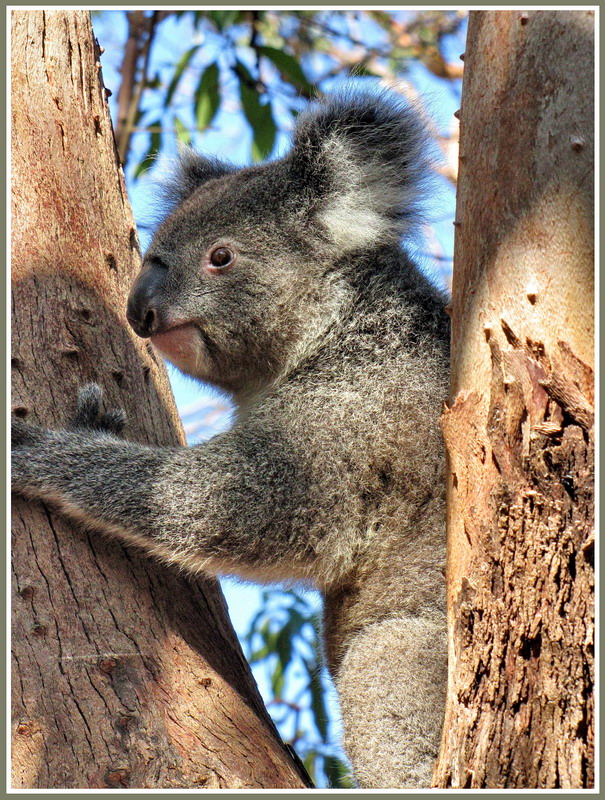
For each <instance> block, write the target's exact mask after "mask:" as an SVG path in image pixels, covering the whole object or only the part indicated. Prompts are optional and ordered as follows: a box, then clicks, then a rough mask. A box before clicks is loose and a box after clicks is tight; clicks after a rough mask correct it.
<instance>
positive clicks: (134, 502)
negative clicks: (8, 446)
mask: <svg viewBox="0 0 605 800" xmlns="http://www.w3.org/2000/svg"><path fill="white" fill-rule="evenodd" d="M87 391H88V394H89V396H88V398H87V402H88V405H89V407H90V406H91V397H90V389H88V390H87ZM81 397H82V396H81ZM98 400H99V397H98V395H97V397H96V400H95V398H94V397H93V398H92V406H94V405H95V402H96V405H97V408H96V411H95V409H94V408H93V411H92V412H91V411H89V412H88V413H89V415H90V416H91V419H90V420H89V425H88V426H87V427H84V426H83V425H81V424H80V425H79V426H78V427H76V428H75V429H73V430H60V431H47V430H45V429H43V428H38V427H35V426H33V425H29V424H27V423H23V422H22V421H20V420H14V421H13V450H12V487H13V491H14V492H16V493H18V494H21V495H24V496H27V497H30V498H34V499H40V500H44V501H48V502H50V503H51V504H52V505H53V506H54V507H56V508H58V509H59V510H60V511H61V512H63V513H64V514H66V515H67V516H69V517H71V518H72V519H75V520H77V521H79V522H84V523H85V524H86V525H88V526H89V527H91V528H94V529H96V530H99V531H102V532H107V533H110V534H113V535H115V536H117V537H118V538H120V539H122V540H123V541H125V542H129V543H134V544H138V545H140V546H142V547H144V548H145V549H146V550H148V551H150V552H152V553H154V554H156V555H158V556H160V557H162V558H165V559H167V560H169V561H174V562H177V563H179V564H181V565H183V566H185V567H186V568H187V569H191V570H197V569H205V570H208V571H211V572H223V571H229V572H236V573H240V574H242V575H243V576H244V577H254V578H257V579H261V580H262V579H276V578H279V577H280V576H281V568H282V564H284V562H286V559H287V562H288V572H289V573H290V574H291V575H292V573H294V576H295V575H296V573H297V572H300V576H301V577H303V576H304V574H305V573H306V571H307V569H308V568H309V566H310V565H311V564H312V562H313V553H312V549H311V547H310V546H309V543H308V542H305V540H304V538H302V537H301V538H300V541H298V542H293V541H292V535H293V533H294V532H293V525H294V524H295V523H294V522H293V520H297V519H298V520H299V521H300V518H301V512H300V509H301V508H306V509H308V508H309V505H308V504H307V503H306V502H305V498H304V495H305V491H306V490H305V485H306V483H305V480H304V477H303V476H302V475H301V474H300V469H299V468H297V464H296V460H295V458H294V457H293V454H291V453H288V452H287V451H286V449H285V445H283V444H282V443H281V442H280V441H279V436H278V434H277V432H276V431H275V430H274V431H273V432H269V431H267V430H262V429H261V427H260V426H259V425H254V424H253V423H251V424H250V425H241V426H236V428H234V429H233V430H232V431H230V432H228V433H226V434H223V435H221V436H218V437H216V438H215V439H213V440H212V441H210V442H208V443H206V444H203V445H199V446H196V447H191V448H154V447H147V446H144V445H140V444H134V443H131V442H127V441H124V440H122V439H120V438H118V436H116V435H114V434H113V433H108V432H106V431H103V430H98V427H99V425H98V424H97V423H96V421H95V419H94V418H93V417H94V416H96V415H97V414H98ZM80 405H82V400H81V401H80ZM79 413H81V412H79Z"/></svg>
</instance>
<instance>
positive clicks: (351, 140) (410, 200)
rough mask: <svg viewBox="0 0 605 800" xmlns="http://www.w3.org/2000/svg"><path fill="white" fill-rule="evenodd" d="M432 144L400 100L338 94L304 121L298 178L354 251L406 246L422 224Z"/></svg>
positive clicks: (338, 239) (296, 158) (340, 241)
mask: <svg viewBox="0 0 605 800" xmlns="http://www.w3.org/2000/svg"><path fill="white" fill-rule="evenodd" d="M427 145H428V141H427V135H426V133H425V132H424V129H423V126H422V124H421V123H420V121H419V117H418V113H417V111H415V110H414V109H413V108H411V107H410V106H408V105H406V104H405V103H404V102H403V101H402V100H401V99H400V98H399V97H398V96H397V95H394V94H393V93H391V92H384V93H381V94H378V95H372V94H353V93H350V94H342V95H338V96H336V97H334V96H332V97H328V98H327V99H326V100H324V101H322V102H320V103H318V104H317V105H315V106H314V107H312V108H311V109H310V110H308V111H306V112H305V113H303V114H301V116H300V117H299V118H298V121H297V125H296V129H295V134H294V143H293V149H292V151H291V153H290V154H289V159H290V164H291V170H292V172H291V175H292V178H293V180H294V182H295V183H297V182H298V184H299V187H301V188H300V190H301V191H302V192H303V195H304V198H305V200H306V201H307V203H309V204H310V205H311V207H312V208H313V209H314V210H315V212H316V219H317V220H318V221H319V222H320V224H321V225H322V227H323V228H324V230H325V232H326V233H327V235H328V236H329V237H330V238H331V239H333V241H334V243H335V244H336V245H337V246H338V247H339V248H341V249H345V250H353V249H357V248H359V247H366V246H368V245H372V244H374V243H377V242H381V241H388V240H398V239H400V238H401V237H402V236H403V235H404V234H405V233H406V232H407V231H408V229H409V228H410V226H411V224H412V221H417V220H418V207H417V206H418V201H419V199H420V195H421V183H422V178H423V177H426V175H427V172H428V170H427V155H426V149H427ZM302 187H304V188H302Z"/></svg>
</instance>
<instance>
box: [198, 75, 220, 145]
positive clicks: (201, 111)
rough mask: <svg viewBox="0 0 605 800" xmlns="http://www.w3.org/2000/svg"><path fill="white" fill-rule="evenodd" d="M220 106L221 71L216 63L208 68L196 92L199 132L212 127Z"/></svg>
mask: <svg viewBox="0 0 605 800" xmlns="http://www.w3.org/2000/svg"><path fill="white" fill-rule="evenodd" d="M220 104H221V98H220V94H219V69H218V64H217V63H216V62H214V63H212V64H210V65H209V66H208V67H206V69H205V70H204V72H203V73H202V77H201V78H200V81H199V83H198V85H197V89H196V90H195V121H196V125H197V128H198V130H199V131H204V130H206V128H207V127H208V126H209V125H210V123H211V122H212V120H213V119H214V116H215V114H216V112H217V111H218V109H219V106H220Z"/></svg>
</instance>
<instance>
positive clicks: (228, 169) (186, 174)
mask: <svg viewBox="0 0 605 800" xmlns="http://www.w3.org/2000/svg"><path fill="white" fill-rule="evenodd" d="M235 171H236V167H233V166H232V165H231V164H227V163H226V162H224V161H220V159H218V158H206V157H205V156H202V155H200V153H197V152H196V151H195V150H193V149H192V148H191V147H186V146H180V147H179V156H178V159H176V160H175V161H174V162H172V163H171V168H170V169H169V170H166V172H167V177H166V178H165V179H164V180H163V188H164V191H165V194H166V198H165V199H166V200H167V201H168V202H169V203H170V204H171V205H172V206H173V207H176V206H178V205H180V203H182V202H183V201H184V200H186V199H187V198H188V197H190V196H191V195H192V194H193V192H195V190H196V189H198V188H199V187H200V186H202V185H203V184H204V183H207V182H208V181H210V180H213V179H214V178H222V177H223V176H224V175H228V174H230V173H232V172H235Z"/></svg>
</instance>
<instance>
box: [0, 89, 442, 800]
mask: <svg viewBox="0 0 605 800" xmlns="http://www.w3.org/2000/svg"><path fill="white" fill-rule="evenodd" d="M426 153H427V140H426V136H425V134H424V132H423V129H422V126H421V125H420V123H419V121H418V117H417V114H416V112H415V111H414V110H413V109H411V108H409V107H407V106H406V105H404V104H403V103H402V101H401V100H400V99H398V98H396V97H395V96H392V95H390V94H389V93H383V94H376V95H374V94H365V93H357V94H355V93H351V92H349V93H346V94H344V95H338V96H332V97H329V98H328V99H326V100H323V101H319V102H318V103H316V104H315V105H314V106H313V107H311V108H310V109H309V110H308V111H306V112H304V113H303V114H301V115H300V116H299V117H298V120H297V123H296V128H295V132H294V136H293V144H292V147H291V149H290V150H289V152H287V153H286V154H285V155H284V156H283V157H281V158H278V159H276V160H273V161H270V162H268V163H265V164H262V165H259V166H252V167H248V168H244V169H236V168H234V167H233V166H231V165H229V164H226V163H222V162H221V161H219V160H216V159H208V158H204V157H202V156H201V155H198V154H196V153H194V152H193V151H191V152H187V153H185V154H184V155H182V157H181V159H180V165H179V167H178V174H176V175H175V177H174V179H173V180H172V182H171V188H170V193H169V203H168V206H169V208H168V210H167V213H166V216H165V218H164V220H163V221H162V222H161V224H160V225H159V227H158V229H157V232H156V233H155V237H154V238H153V241H152V243H151V245H150V247H149V249H148V251H147V253H146V255H145V257H144V260H143V265H142V270H141V272H140V274H139V275H138V277H137V279H136V281H135V283H134V285H133V287H132V291H131V293H130V296H129V299H128V306H127V318H128V321H129V323H130V325H131V326H132V328H133V329H134V331H135V332H136V333H137V334H138V335H139V336H141V337H146V338H149V339H150V340H151V342H152V343H153V345H154V346H155V348H156V349H157V350H158V351H159V352H160V353H161V354H162V355H163V356H164V357H165V358H166V359H168V360H169V361H171V362H172V363H173V364H175V365H176V366H177V367H178V368H179V369H180V370H182V371H183V372H184V373H186V374H188V375H191V376H193V377H194V378H198V379H200V380H201V381H206V382H209V383H210V384H213V385H215V386H217V387H219V388H220V389H222V390H224V391H225V392H228V393H229V394H230V395H231V396H232V397H233V400H234V403H235V406H236V409H237V411H236V418H235V423H234V425H233V427H232V428H231V429H230V430H229V431H228V432H226V433H221V434H219V435H217V436H215V437H214V438H212V439H211V440H210V441H208V442H205V443H203V444H200V445H197V446H194V447H190V448H176V447H175V448H160V447H149V446H144V445H142V444H137V443H135V442H130V441H127V440H125V439H123V438H121V435H120V434H121V432H122V428H123V425H124V419H123V417H122V415H121V414H120V413H119V412H112V411H110V412H105V413H104V412H103V411H102V410H101V403H100V390H99V389H98V387H96V386H94V385H91V386H88V387H85V388H84V389H83V390H82V392H81V394H80V399H79V403H78V408H77V412H76V416H75V418H74V420H73V421H72V423H71V425H70V427H69V428H68V429H66V430H59V431H48V430H45V429H43V428H40V427H36V426H34V425H31V424H29V423H25V422H24V421H23V420H20V419H15V420H14V422H13V450H12V486H13V490H14V491H15V492H17V493H19V494H21V495H23V496H26V497H28V498H33V499H41V500H44V501H45V502H49V503H51V504H52V505H53V506H54V507H55V508H56V509H58V510H59V511H60V512H61V513H64V514H65V515H67V516H68V517H70V518H72V519H73V520H75V521H76V522H80V523H82V524H84V525H85V526H86V527H87V528H88V529H91V530H93V531H97V532H99V533H106V534H110V535H113V536H116V537H118V538H119V539H120V540H122V541H123V542H126V543H129V544H133V545H136V546H138V547H142V548H144V549H145V550H146V551H147V552H148V553H150V554H152V555H154V556H157V557H159V558H160V559H163V560H164V561H166V562H168V563H171V564H176V565H178V566H180V567H182V568H185V569H187V570H190V571H192V572H200V571H206V572H210V573H214V574H219V575H220V574H234V575H237V576H240V577H241V578H244V579H249V580H252V581H260V582H282V581H286V582H302V583H303V584H309V585H312V586H314V587H316V588H317V589H319V591H320V592H321V594H322V596H323V602H324V625H323V636H324V649H325V657H326V661H327V665H328V668H329V670H330V672H331V674H332V676H333V678H334V681H335V684H336V687H337V690H338V693H339V698H340V703H341V706H342V715H343V729H344V747H345V750H346V752H347V754H348V756H349V758H350V760H351V763H352V766H353V772H354V776H355V779H356V781H357V783H358V784H359V786H360V787H365V788H372V789H376V788H415V787H425V786H429V785H430V783H431V779H432V770H433V766H434V761H435V758H436V755H437V752H438V747H439V743H440V738H441V728H442V724H443V723H442V718H443V712H444V704H445V689H446V671H447V670H446V618H445V586H444V584H445V580H444V566H445V489H444V485H445V476H444V471H445V459H444V450H443V446H442V441H441V437H440V432H439V424H438V419H439V415H440V411H441V406H442V403H443V400H444V399H445V397H446V395H447V389H448V364H449V321H448V317H447V314H446V313H445V305H446V302H447V298H446V297H445V295H444V293H443V292H441V291H440V290H438V289H437V288H435V286H434V285H433V284H432V283H431V281H429V280H428V279H427V277H425V275H424V274H423V273H422V272H420V270H419V269H418V267H417V266H416V264H415V263H414V261H413V260H412V258H411V257H410V255H409V254H408V252H407V251H406V249H405V248H404V246H403V244H402V243H403V242H404V241H405V239H406V237H409V236H410V234H411V231H412V230H413V226H414V223H415V222H416V221H417V219H418V199H419V197H420V194H421V190H422V185H423V180H424V178H425V177H426V175H427V171H428V161H427V154H426Z"/></svg>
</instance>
